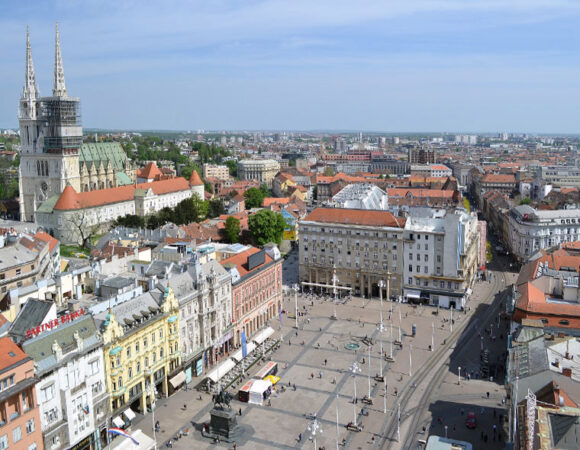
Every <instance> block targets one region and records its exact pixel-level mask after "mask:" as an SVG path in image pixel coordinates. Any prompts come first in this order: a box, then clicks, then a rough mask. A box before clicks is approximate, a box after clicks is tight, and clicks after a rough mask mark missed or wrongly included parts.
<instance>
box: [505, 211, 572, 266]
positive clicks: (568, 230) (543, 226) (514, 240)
mask: <svg viewBox="0 0 580 450" xmlns="http://www.w3.org/2000/svg"><path fill="white" fill-rule="evenodd" d="M507 227H508V236H507V237H508V242H507V244H508V246H509V247H510V251H511V252H512V253H513V255H514V256H515V257H516V258H518V260H520V261H525V260H527V259H528V258H529V257H530V256H532V255H533V254H534V253H536V252H538V251H539V250H542V249H547V248H550V247H554V246H557V245H559V244H561V243H564V242H572V241H577V240H580V209H559V210H537V209H534V208H532V207H531V206H529V205H520V206H516V207H515V208H512V209H511V210H510V212H509V214H508V221H507Z"/></svg>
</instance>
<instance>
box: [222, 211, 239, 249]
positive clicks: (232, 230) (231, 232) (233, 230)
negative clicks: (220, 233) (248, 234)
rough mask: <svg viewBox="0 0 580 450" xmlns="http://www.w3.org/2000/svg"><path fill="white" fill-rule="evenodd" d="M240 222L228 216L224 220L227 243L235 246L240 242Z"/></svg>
mask: <svg viewBox="0 0 580 450" xmlns="http://www.w3.org/2000/svg"><path fill="white" fill-rule="evenodd" d="M240 232H241V229H240V220H239V219H238V218H237V217H234V216H230V217H228V218H227V219H226V227H225V233H226V239H227V240H228V242H230V243H232V244H235V243H236V242H239V240H240Z"/></svg>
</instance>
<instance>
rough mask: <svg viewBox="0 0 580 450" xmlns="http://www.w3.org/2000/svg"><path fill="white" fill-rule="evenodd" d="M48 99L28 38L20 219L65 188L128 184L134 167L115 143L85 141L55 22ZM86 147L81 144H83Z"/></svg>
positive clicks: (21, 112)
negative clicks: (41, 89) (42, 93)
mask: <svg viewBox="0 0 580 450" xmlns="http://www.w3.org/2000/svg"><path fill="white" fill-rule="evenodd" d="M55 46H56V48H55V59H54V60H55V65H54V77H53V78H54V85H53V89H52V96H51V97H40V92H39V90H38V87H37V85H36V78H35V73H34V64H33V61H32V52H31V46H30V36H29V34H28V32H27V36H26V70H25V81H24V88H23V90H22V95H21V97H20V104H19V111H18V120H19V123H20V138H21V153H20V169H19V170H20V217H21V220H23V221H34V213H35V212H36V210H37V209H38V207H39V206H40V204H41V203H42V202H44V201H46V200H48V199H49V198H51V197H53V196H58V195H60V194H61V192H63V190H64V189H65V187H66V186H68V185H70V186H72V187H73V188H74V189H75V190H76V191H77V192H81V191H86V190H94V189H103V188H108V187H115V186H120V185H124V184H131V183H132V182H133V181H134V180H135V170H136V167H135V165H134V163H132V162H131V161H130V160H129V159H128V158H127V156H126V154H125V152H124V151H123V149H122V148H121V146H120V145H119V144H118V143H107V144H97V143H95V144H88V145H86V144H83V130H82V126H81V110H80V99H79V98H76V97H69V96H68V95H67V89H66V84H65V78H64V69H63V64H62V56H61V51H60V40H59V34H58V26H57V29H56V40H55ZM83 147H84V148H83Z"/></svg>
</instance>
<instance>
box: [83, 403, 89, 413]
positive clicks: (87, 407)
mask: <svg viewBox="0 0 580 450" xmlns="http://www.w3.org/2000/svg"><path fill="white" fill-rule="evenodd" d="M83 412H84V413H85V414H88V413H89V405H87V406H85V407H84V408H83Z"/></svg>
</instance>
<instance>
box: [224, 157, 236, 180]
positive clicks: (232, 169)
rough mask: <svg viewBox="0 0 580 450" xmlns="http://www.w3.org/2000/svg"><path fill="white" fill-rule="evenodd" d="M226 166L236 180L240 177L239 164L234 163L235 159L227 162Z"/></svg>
mask: <svg viewBox="0 0 580 450" xmlns="http://www.w3.org/2000/svg"><path fill="white" fill-rule="evenodd" d="M226 166H228V170H229V171H230V175H231V176H232V177H234V178H237V177H238V162H237V161H234V160H233V159H229V160H227V161H226Z"/></svg>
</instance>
